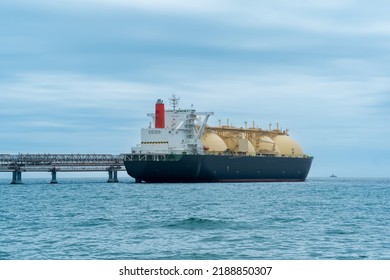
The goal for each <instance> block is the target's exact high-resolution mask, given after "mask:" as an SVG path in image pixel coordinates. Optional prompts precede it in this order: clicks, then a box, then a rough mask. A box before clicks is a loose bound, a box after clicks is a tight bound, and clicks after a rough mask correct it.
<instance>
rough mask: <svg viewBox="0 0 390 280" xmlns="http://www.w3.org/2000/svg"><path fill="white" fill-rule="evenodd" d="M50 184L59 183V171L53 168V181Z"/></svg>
mask: <svg viewBox="0 0 390 280" xmlns="http://www.w3.org/2000/svg"><path fill="white" fill-rule="evenodd" d="M50 184H58V182H57V171H55V170H52V171H51V181H50Z"/></svg>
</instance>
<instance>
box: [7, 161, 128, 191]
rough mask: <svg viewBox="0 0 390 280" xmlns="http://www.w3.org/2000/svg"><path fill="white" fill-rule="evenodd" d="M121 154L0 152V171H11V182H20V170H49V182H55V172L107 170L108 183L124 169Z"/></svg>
mask: <svg viewBox="0 0 390 280" xmlns="http://www.w3.org/2000/svg"><path fill="white" fill-rule="evenodd" d="M123 157H124V156H123V155H111V154H17V155H10V154H0V172H12V181H11V184H22V172H51V175H52V178H51V181H50V183H52V184H56V183H57V172H96V171H105V172H108V181H107V182H109V183H116V182H119V180H118V171H125V168H124V164H123Z"/></svg>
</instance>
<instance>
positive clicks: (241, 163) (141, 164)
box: [124, 154, 313, 183]
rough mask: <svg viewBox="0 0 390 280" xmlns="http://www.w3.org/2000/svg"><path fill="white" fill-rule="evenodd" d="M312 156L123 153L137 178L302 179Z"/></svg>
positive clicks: (203, 180) (170, 180)
mask: <svg viewBox="0 0 390 280" xmlns="http://www.w3.org/2000/svg"><path fill="white" fill-rule="evenodd" d="M312 160H313V157H302V158H301V157H274V156H245V155H242V156H241V155H160V156H157V155H130V154H129V155H125V160H124V164H125V167H126V171H127V173H128V174H129V175H130V176H131V177H133V178H135V180H136V182H148V183H155V182H159V183H163V182H164V183H165V182H167V183H168V182H183V183H185V182H188V183H190V182H278V181H280V182H294V181H304V180H305V179H306V177H307V174H308V173H309V170H310V167H311V163H312Z"/></svg>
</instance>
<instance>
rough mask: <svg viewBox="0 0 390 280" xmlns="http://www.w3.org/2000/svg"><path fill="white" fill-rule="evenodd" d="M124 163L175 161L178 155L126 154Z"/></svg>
mask: <svg viewBox="0 0 390 280" xmlns="http://www.w3.org/2000/svg"><path fill="white" fill-rule="evenodd" d="M123 157H124V158H123V159H124V161H175V160H177V159H178V158H179V157H181V155H178V154H124V155H123Z"/></svg>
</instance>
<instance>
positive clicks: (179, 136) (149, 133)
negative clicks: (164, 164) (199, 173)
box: [132, 95, 213, 154]
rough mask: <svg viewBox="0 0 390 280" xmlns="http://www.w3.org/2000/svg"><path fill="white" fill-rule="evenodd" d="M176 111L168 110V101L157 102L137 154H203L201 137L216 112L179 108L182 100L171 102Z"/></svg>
mask: <svg viewBox="0 0 390 280" xmlns="http://www.w3.org/2000/svg"><path fill="white" fill-rule="evenodd" d="M170 101H171V104H172V107H173V109H172V110H165V107H164V102H163V101H162V100H161V99H159V100H157V103H156V107H155V109H156V110H155V113H151V114H148V116H149V117H151V119H152V121H151V122H150V124H149V127H148V128H143V129H141V144H138V145H137V146H136V147H133V148H132V153H135V154H202V153H203V145H202V143H201V137H202V135H203V131H204V128H205V126H206V124H207V121H208V118H209V117H210V115H212V114H213V113H212V112H204V113H202V112H196V110H195V109H192V108H191V109H186V110H182V109H177V105H178V101H179V99H178V98H177V97H176V96H175V95H173V96H172V98H171V99H170Z"/></svg>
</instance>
